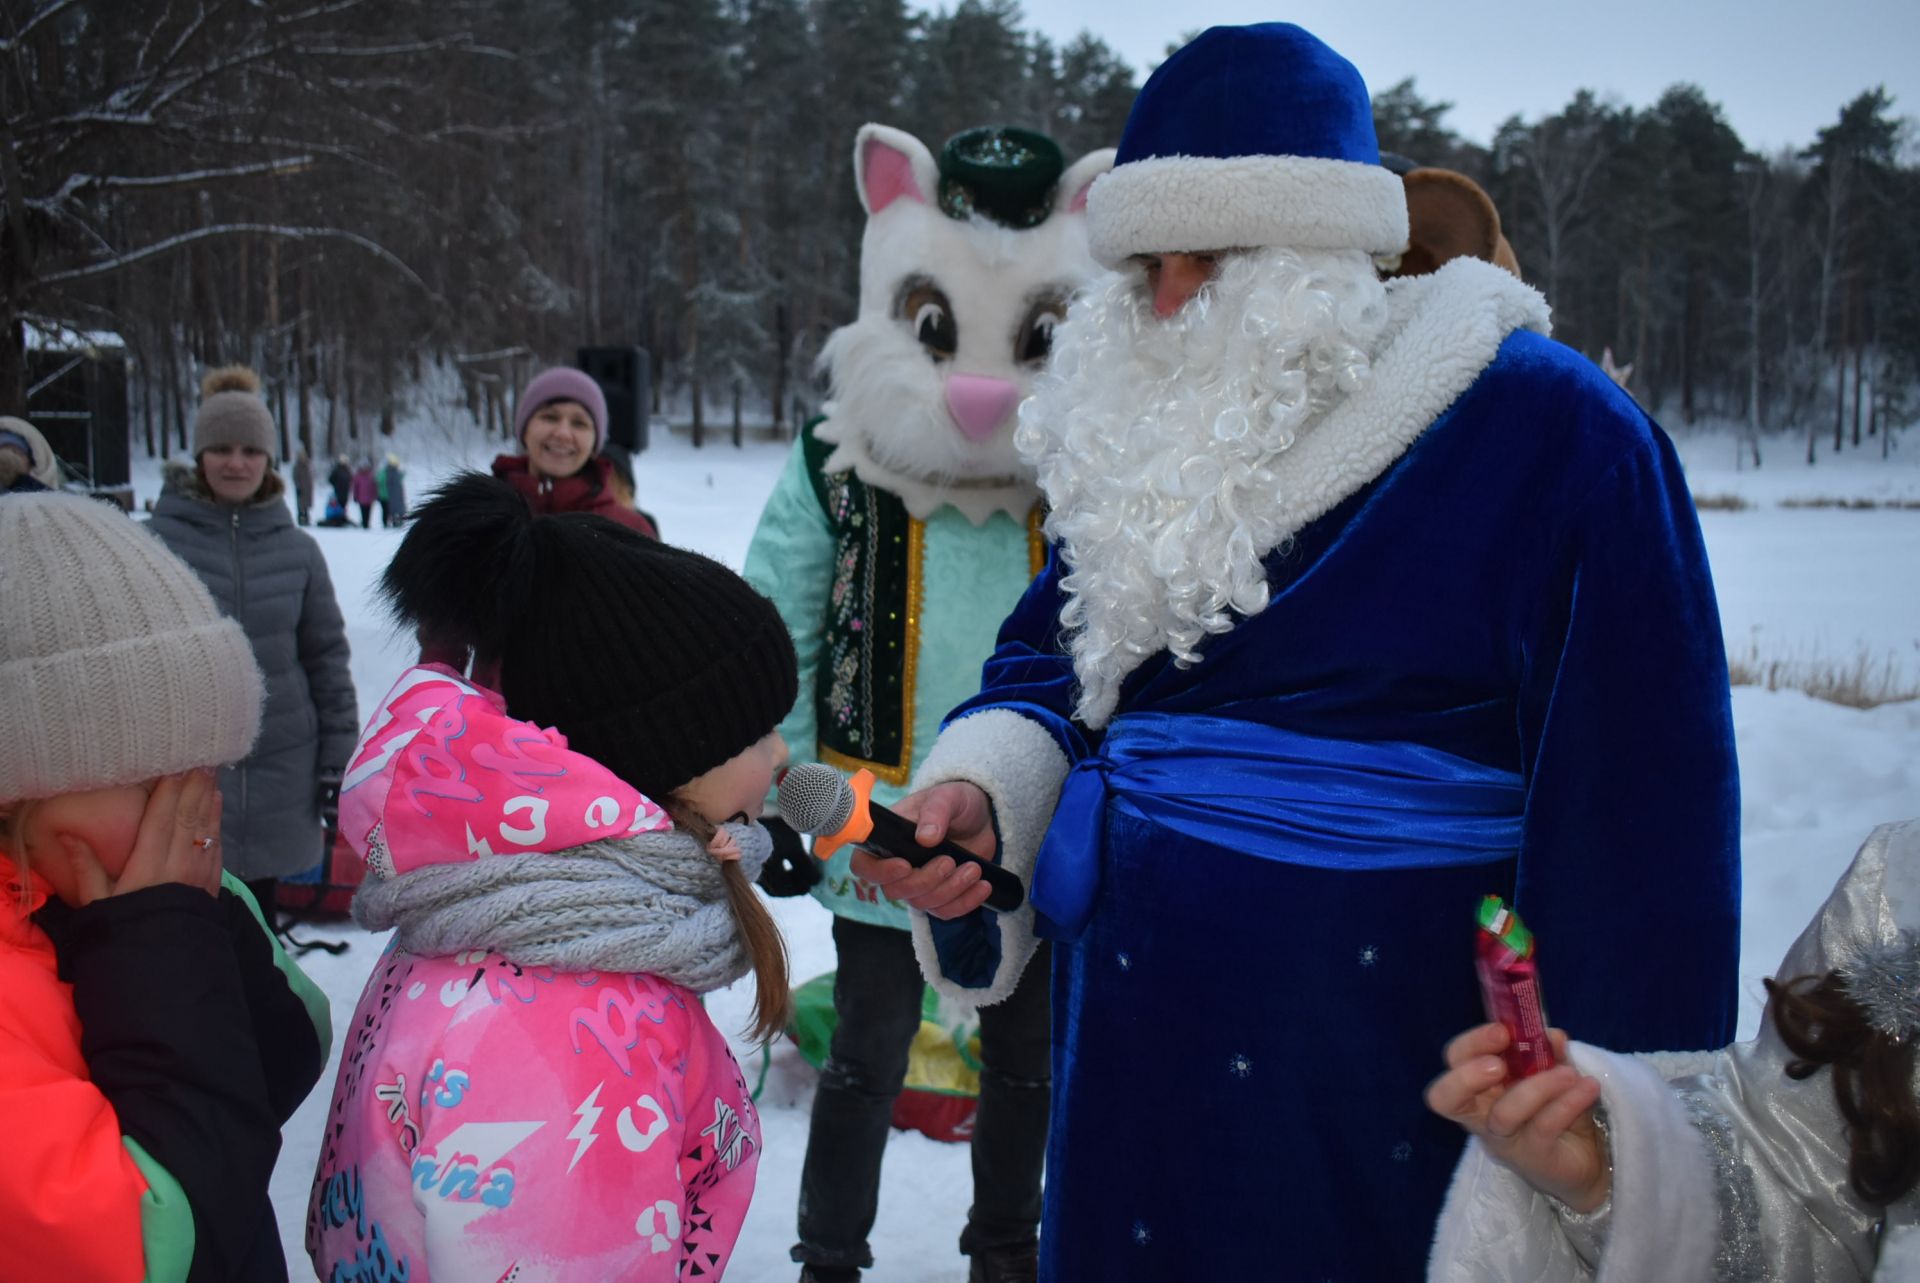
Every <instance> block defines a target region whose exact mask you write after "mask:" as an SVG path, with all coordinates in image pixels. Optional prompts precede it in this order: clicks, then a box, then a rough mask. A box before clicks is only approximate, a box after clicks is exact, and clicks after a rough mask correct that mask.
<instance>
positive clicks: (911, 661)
mask: <svg viewBox="0 0 1920 1283" xmlns="http://www.w3.org/2000/svg"><path fill="white" fill-rule="evenodd" d="M1029 537H1031V531H1030V533H1029ZM926 550H927V523H926V522H924V521H922V520H920V518H918V517H909V518H907V660H906V667H905V669H904V670H903V671H902V672H901V674H900V722H901V726H900V760H899V761H898V762H892V763H888V762H875V761H871V760H869V759H867V758H863V757H853V756H851V755H850V754H847V753H841V752H837V751H835V750H833V749H830V748H828V747H827V746H826V745H825V744H821V745H820V746H819V749H820V760H821V761H823V762H825V763H826V764H827V765H828V766H831V767H834V768H835V769H837V770H842V771H858V770H862V769H865V770H869V771H872V772H873V773H874V776H875V777H876V778H878V779H882V780H885V781H886V782H887V783H889V784H891V785H893V786H894V787H895V788H905V787H906V785H907V780H908V779H909V778H910V777H911V776H912V774H913V719H914V714H915V712H916V709H915V707H914V702H913V694H914V684H915V681H916V679H917V678H918V677H919V674H920V606H921V602H922V599H923V596H924V588H925V585H924V583H923V580H922V577H921V566H922V563H923V561H924V560H925V556H926ZM1029 556H1031V550H1029ZM1036 573H1038V572H1036Z"/></svg>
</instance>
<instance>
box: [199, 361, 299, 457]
mask: <svg viewBox="0 0 1920 1283" xmlns="http://www.w3.org/2000/svg"><path fill="white" fill-rule="evenodd" d="M200 395H201V396H202V397H204V398H205V399H204V400H203V401H201V402H200V409H199V411H198V412H197V413H196V414H195V415H194V416H193V457H194V458H196V459H198V458H199V457H200V452H201V451H202V450H205V449H207V448H208V447H210V446H217V445H250V446H252V447H253V448H254V449H256V450H261V451H264V452H265V453H266V456H267V457H268V458H269V459H274V458H278V457H279V454H280V447H279V444H278V443H277V442H276V441H275V440H274V432H273V415H272V413H271V412H269V411H268V409H267V403H266V402H265V401H263V400H261V399H260V376H259V375H257V374H255V373H254V372H253V371H252V370H249V369H248V368H247V367H246V366H244V365H223V366H221V367H220V368H219V369H217V370H212V371H209V372H208V374H207V377H206V378H204V379H202V380H201V381H200Z"/></svg>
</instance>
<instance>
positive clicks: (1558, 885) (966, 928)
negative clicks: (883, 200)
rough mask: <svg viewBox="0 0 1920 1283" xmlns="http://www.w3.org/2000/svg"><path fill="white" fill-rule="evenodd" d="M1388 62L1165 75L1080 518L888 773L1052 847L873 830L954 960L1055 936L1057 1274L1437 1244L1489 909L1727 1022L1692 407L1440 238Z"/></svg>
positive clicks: (1214, 56) (981, 989)
mask: <svg viewBox="0 0 1920 1283" xmlns="http://www.w3.org/2000/svg"><path fill="white" fill-rule="evenodd" d="M1377 161H1378V151H1377V147H1376V143H1375V138H1374V132H1373V125H1372V117H1371V111H1370V106H1369V101H1368V96H1367V91H1366V87H1365V86H1364V84H1362V82H1361V79H1360V76H1359V74H1358V73H1357V72H1356V71H1355V70H1354V68H1353V67H1352V66H1351V65H1350V64H1349V63H1347V62H1346V61H1345V60H1344V59H1343V58H1341V57H1340V56H1339V55H1338V54H1336V53H1334V52H1333V51H1332V50H1331V49H1329V48H1327V47H1326V46H1325V45H1324V44H1322V43H1320V42H1319V41H1318V40H1316V39H1315V38H1314V37H1312V36H1311V35H1309V34H1308V33H1306V32H1304V31H1302V30H1300V29H1299V28H1297V27H1293V26H1289V25H1284V24H1268V25H1261V26H1253V27H1241V28H1215V29H1213V30H1210V31H1207V32H1206V33H1204V34H1202V35H1201V36H1199V37H1198V38H1197V39H1196V40H1194V41H1193V42H1192V43H1191V44H1189V45H1188V46H1186V47H1185V48H1184V49H1182V50H1181V51H1180V52H1178V53H1176V54H1175V55H1174V56H1173V57H1172V58H1170V59H1168V61H1167V62H1166V63H1165V64H1163V65H1162V66H1161V67H1160V69H1159V70H1158V71H1157V72H1156V73H1155V74H1154V76H1153V77H1152V79H1151V80H1149V81H1148V83H1147V85H1146V87H1145V89H1144V90H1143V91H1142V92H1141V95H1140V98H1139V100H1138V102H1137V103H1136V105H1135V107H1134V111H1133V115H1132V117H1131V119H1130V120H1129V121H1128V123H1127V129H1126V133H1125V136H1124V137H1123V139H1122V142H1121V146H1120V151H1119V156H1118V161H1117V164H1116V166H1115V168H1114V169H1113V171H1112V173H1110V174H1109V175H1107V176H1106V177H1104V178H1102V179H1100V180H1099V181H1098V182H1097V183H1095V185H1094V187H1093V189H1092V191H1091V193H1090V196H1089V201H1088V219H1089V222H1088V231H1089V237H1090V242H1091V246H1092V250H1093V254H1094V257H1095V258H1096V259H1097V260H1099V261H1100V262H1101V263H1102V264H1104V265H1105V266H1107V267H1109V268H1111V269H1112V274H1111V275H1110V276H1109V277H1107V278H1105V279H1104V280H1103V281H1100V282H1096V283H1095V284H1094V285H1093V286H1092V287H1091V288H1090V289H1089V291H1088V293H1087V294H1086V295H1084V296H1083V297H1082V299H1081V300H1080V301H1077V302H1076V303H1075V304H1074V305H1073V307H1072V308H1071V310H1070V311H1069V314H1068V317H1067V319H1066V321H1065V322H1063V323H1062V324H1061V325H1060V327H1059V328H1058V330H1057V332H1056V335H1055V339H1054V349H1053V352H1054V354H1053V362H1052V365H1051V366H1050V369H1049V372H1048V373H1047V374H1046V375H1045V376H1043V378H1042V379H1041V381H1040V383H1039V384H1038V385H1037V388H1036V392H1035V394H1034V396H1033V398H1032V399H1031V400H1030V401H1029V402H1028V403H1027V404H1026V406H1025V407H1024V408H1023V409H1022V412H1021V422H1022V426H1021V430H1020V433H1021V443H1022V448H1023V450H1025V451H1026V452H1027V453H1029V454H1030V455H1031V456H1032V457H1033V458H1034V460H1035V462H1036V463H1037V466H1038V470H1039V476H1040V481H1041V485H1042V488H1043V489H1044V491H1045V493H1046V495H1047V498H1048V500H1049V501H1050V503H1051V506H1052V510H1051V515H1050V516H1049V518H1048V521H1047V527H1046V529H1047V533H1048V535H1049V537H1050V538H1051V540H1052V541H1053V544H1054V549H1053V553H1052V555H1051V558H1050V560H1049V563H1048V565H1047V568H1046V569H1045V570H1044V571H1043V573H1042V574H1041V575H1040V577H1039V578H1038V579H1037V580H1036V581H1035V583H1034V585H1033V586H1032V588H1031V589H1030V590H1029V591H1028V592H1027V594H1026V595H1025V597H1024V598H1023V599H1022V600H1021V603H1020V604H1019V606H1018V607H1017V608H1016V609H1015V611H1014V613H1013V615H1012V616H1011V617H1010V618H1009V619H1008V620H1007V621H1006V623H1005V625H1004V626H1003V628H1002V631H1001V634H1000V639H999V644H998V648H997V650H996V651H995V653H994V655H993V657H992V658H991V659H990V660H989V661H988V663H987V665H986V667H985V670H984V675H983V685H982V689H981V691H980V693H979V694H978V695H977V696H975V697H973V698H972V699H970V700H969V701H967V702H965V703H963V704H962V705H961V706H960V707H959V708H958V709H957V710H955V712H954V713H953V714H952V716H951V717H950V718H949V720H948V722H947V723H946V725H945V727H944V729H943V731H942V733H941V735H940V738H939V740H938V742H937V743H936V744H935V746H934V748H933V749H932V751H931V752H930V754H929V755H928V758H927V760H926V761H925V763H924V764H923V766H922V768H921V769H920V771H919V772H918V774H917V776H916V780H915V784H916V788H917V789H918V790H919V791H918V792H917V793H916V794H915V795H914V796H913V797H910V798H908V799H907V800H905V801H903V802H902V803H901V806H900V809H901V810H902V811H903V812H906V813H909V814H914V815H916V816H917V817H918V819H919V821H920V838H921V840H922V841H923V842H931V841H933V840H935V839H937V838H938V837H939V836H941V835H942V834H947V835H950V836H952V837H953V838H955V839H956V840H958V841H961V842H962V843H964V844H966V845H968V846H970V847H972V848H973V849H976V850H979V851H982V852H989V851H997V858H998V859H999V860H1001V861H1002V862H1003V863H1004V864H1006V865H1007V866H1008V867H1011V868H1012V869H1014V870H1015V871H1017V872H1018V873H1019V874H1020V875H1021V877H1022V878H1023V879H1025V880H1027V882H1028V885H1029V886H1030V889H1031V901H1032V907H1033V912H1032V913H1031V914H1028V913H1026V912H1022V913H1018V914H1008V915H1004V916H1003V915H995V914H993V913H991V912H989V911H986V910H983V909H981V908H979V905H980V904H981V901H982V900H983V899H984V891H985V887H984V885H982V884H980V883H979V882H978V876H977V871H976V870H974V869H973V868H972V866H965V867H963V868H961V869H959V870H957V871H956V870H955V868H954V866H953V863H952V862H951V861H950V860H948V859H946V858H945V857H940V858H937V859H935V860H933V861H932V862H931V863H929V864H928V865H927V866H926V867H925V868H922V869H919V870H913V869H910V868H909V867H908V866H907V864H906V863H905V862H904V861H899V860H882V859H878V858H874V857H872V856H870V855H866V854H862V855H861V857H860V858H859V859H858V860H857V861H856V863H855V870H856V872H859V873H861V874H862V876H865V877H868V878H870V879H872V880H873V881H875V882H878V883H881V884H883V885H885V886H886V887H887V889H888V891H889V894H892V895H894V896H896V897H897V898H900V899H904V900H906V901H907V902H908V903H909V904H911V905H913V906H914V907H915V908H916V910H917V912H916V915H915V916H916V920H915V927H914V929H915V933H916V937H917V940H916V943H917V946H918V948H919V953H920V958H921V962H922V965H923V967H925V968H926V969H927V971H928V973H929V975H930V976H931V977H932V978H934V980H935V982H936V983H938V984H940V985H942V986H943V987H945V988H947V989H948V990H949V991H951V992H955V993H964V994H970V995H971V996H973V997H974V998H975V999H976V1000H978V1001H983V1002H991V1001H994V1000H995V999H997V998H999V997H1001V996H1002V995H1004V994H1006V993H1008V992H1010V990H1011V988H1012V986H1013V984H1014V983H1015V981H1016V980H1017V979H1018V977H1019V975H1020V973H1021V970H1022V968H1023V967H1024V966H1025V964H1026V962H1027V960H1028V958H1029V956H1030V955H1031V953H1032V951H1033V948H1034V937H1035V934H1036V932H1037V934H1038V935H1039V936H1041V937H1044V938H1050V939H1052V940H1053V941H1054V953H1053V983H1054V993H1053V1011H1054V1074H1053V1083H1054V1106H1053V1132H1052V1137H1051V1140H1050V1142H1049V1147H1048V1152H1047V1188H1046V1208H1045V1219H1044V1221H1043V1224H1042V1231H1041V1277H1042V1278H1044V1279H1052V1280H1055V1281H1056V1283H1069V1281H1075V1283H1077V1281H1079V1280H1092V1279H1097V1280H1100V1281H1101V1283H1118V1281H1124V1280H1142V1281H1144V1280H1166V1279H1216V1280H1234V1281H1235V1283H1238V1281H1240V1280H1253V1279H1262V1280H1264V1279H1305V1280H1321V1279H1337V1280H1351V1281H1354V1283H1378V1281H1379V1280H1386V1279H1406V1278H1417V1277H1419V1276H1420V1274H1421V1273H1422V1271H1423V1269H1424V1265H1425V1261H1426V1254H1427V1248H1428V1244H1429V1242H1430V1240H1431V1236H1432V1232H1433V1223H1434V1218H1435V1213H1436V1212H1437V1210H1438V1208H1439V1206H1440V1201H1441V1197H1442V1194H1443V1193H1444V1191H1445V1189H1446V1185H1447V1180H1448V1177H1449V1175H1450V1174H1451V1172H1452V1170H1453V1167H1454V1163H1455V1160H1456V1159H1457V1158H1458V1157H1459V1153H1460V1145H1461V1142H1460V1137H1459V1136H1458V1135H1456V1134H1449V1131H1448V1128H1447V1126H1446V1125H1445V1124H1444V1123H1443V1122H1441V1121H1440V1120H1438V1119H1437V1118H1434V1117H1433V1116H1431V1115H1428V1114H1427V1113H1426V1111H1425V1109H1424V1108H1423V1106H1422V1102H1421V1090H1422V1088H1423V1086H1424V1085H1425V1083H1426V1082H1427V1081H1428V1079H1430V1078H1431V1077H1432V1076H1433V1075H1434V1074H1435V1073H1436V1072H1437V1071H1438V1069H1439V1067H1440V1054H1441V1049H1442V1047H1443V1045H1444V1043H1445V1042H1446V1040H1447V1039H1448V1038H1449V1037H1450V1036H1451V1035H1452V1034H1453V1033H1454V1032H1456V1031H1457V1030H1458V1029H1460V1028H1463V1027H1465V1026H1467V1025H1470V1024H1473V1023H1476V1022H1477V1021H1478V1020H1479V1019H1481V1015H1480V1001H1479V995H1478V992H1477V987H1476V984H1475V979H1474V969H1473V962H1472V957H1473V946H1472V936H1473V914H1474V910H1475V908H1476V906H1477V904H1478V901H1479V899H1480V897H1482V896H1483V895H1486V894H1488V893H1498V894H1501V895H1505V896H1508V897H1511V898H1513V899H1514V900H1516V901H1517V907H1518V909H1519V911H1520V913H1521V914H1522V916H1523V917H1524V918H1525V919H1526V921H1527V923H1528V925H1529V926H1531V927H1532V928H1533V929H1534V931H1535V933H1536V935H1537V937H1538V939H1539V942H1540V943H1539V952H1538V957H1539V959H1540V966H1541V975H1542V981H1543V987H1544V989H1545V994H1546V999H1547V1003H1548V1006H1549V1009H1550V1011H1551V1014H1552V1016H1553V1018H1554V1019H1555V1021H1556V1022H1557V1023H1563V1024H1565V1025H1567V1026H1569V1027H1572V1028H1576V1029H1579V1030H1581V1031H1582V1034H1583V1036H1584V1037H1588V1038H1591V1039H1592V1040H1593V1041H1595V1042H1596V1043H1600V1044H1602V1045H1607V1046H1619V1047H1622V1048H1632V1049H1652V1048H1661V1049H1675V1048H1703V1047H1713V1046H1718V1045H1721V1044H1723V1043H1724V1042H1725V1041H1726V1040H1727V1039H1728V1038H1729V1037H1731V1035H1732V1033H1733V1023H1734V1016H1735V1001H1736V992H1735V974H1736V973H1735V967H1736V961H1737V937H1738V909H1739V854H1738V813H1739V804H1738V785H1737V779H1736V772H1735V765H1734V746H1733V727H1732V721H1731V716H1730V712H1729V702H1728V691H1727V669H1726V657H1725V652H1724V649H1723V645H1722V641H1721V636H1720V629H1719V623H1718V614H1717V611H1716V609H1715V605H1714V598H1713V586H1712V582H1711V580H1710V577H1709V574H1708V569H1707V562H1706V556H1705V552H1704V549H1703V548H1702V545H1701V539H1700V531H1699V527H1698V524H1697V522H1696V520H1695V517H1694V513H1693V507H1692V503H1691V500H1690V498H1689V496H1688V493H1687V488H1686V484H1685V481H1684V479H1683V477H1682V476H1681V472H1680V468H1679V465H1678V463H1677V461H1676V459H1675V457H1674V454H1673V451H1672V448H1671V446H1670V444H1669V443H1668V441H1667V439H1666V437H1665V435H1664V434H1663V433H1662V432H1661V431H1660V429H1659V428H1658V426H1657V425H1655V424H1654V423H1653V422H1652V421H1650V420H1649V419H1648V418H1647V417H1646V415H1645V414H1643V413H1642V412H1641V411H1640V409H1639V408H1638V407H1637V406H1636V405H1635V404H1634V403H1633V402H1632V401H1631V400H1630V399H1629V398H1628V397H1626V395H1625V394H1623V393H1622V392H1621V391H1620V390H1619V389H1617V388H1616V387H1614V386H1613V385H1612V383H1611V382H1609V381H1608V379H1607V378H1606V377H1605V376H1604V375H1603V374H1602V373H1601V372H1600V371H1599V370H1598V369H1596V368H1595V367H1594V366H1593V365H1592V364H1591V363H1590V362H1588V361H1587V360H1585V359H1584V358H1583V357H1581V356H1580V355H1579V354H1577V353H1575V352H1573V351H1571V350H1569V349H1567V348H1565V347H1562V346H1560V345H1559V344H1556V343H1555V342H1553V341H1552V340H1551V339H1549V338H1547V337H1546V330H1547V308H1546V305H1545V303H1544V301H1543V300H1542V299H1541V298H1540V296H1539V295H1538V294H1537V293H1535V292H1534V291H1533V290H1532V289H1530V288H1528V287H1527V286H1525V285H1524V284H1522V283H1521V282H1519V281H1518V280H1516V279H1515V278H1514V277H1513V276H1511V275H1509V274H1508V273H1506V272H1504V271H1501V270H1500V269H1498V268H1496V267H1493V266H1490V265H1488V264H1485V263H1481V262H1478V261H1476V260H1470V259H1462V260H1457V261H1455V262H1453V263H1450V264H1448V265H1447V266H1446V267H1444V268H1442V269H1441V270H1440V271H1438V272H1436V273H1434V274H1433V275H1431V276H1425V277H1415V278H1409V279H1405V280H1400V281H1395V282H1392V283H1391V284H1383V283H1382V282H1381V281H1380V280H1379V279H1378V275H1377V272H1376V268H1375V264H1376V260H1381V259H1387V258H1390V257H1391V256H1392V255H1394V254H1396V253H1397V252H1398V251H1399V250H1400V249H1401V248H1402V247H1403V246H1404V244H1405V242H1406V238H1407V223H1406V207H1405V204H1404V201H1403V198H1402V194H1401V188H1400V185H1399V182H1398V180H1397V179H1396V178H1395V177H1394V175H1393V174H1392V173H1390V172H1389V171H1388V170H1386V169H1384V168H1381V167H1380V166H1379V165H1378V164H1377Z"/></svg>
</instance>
